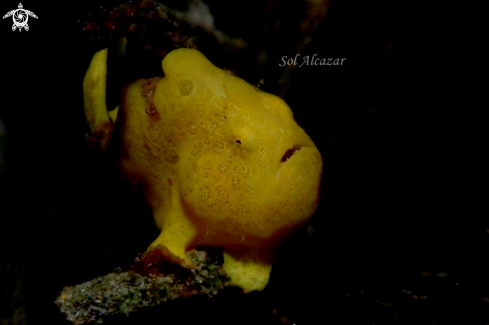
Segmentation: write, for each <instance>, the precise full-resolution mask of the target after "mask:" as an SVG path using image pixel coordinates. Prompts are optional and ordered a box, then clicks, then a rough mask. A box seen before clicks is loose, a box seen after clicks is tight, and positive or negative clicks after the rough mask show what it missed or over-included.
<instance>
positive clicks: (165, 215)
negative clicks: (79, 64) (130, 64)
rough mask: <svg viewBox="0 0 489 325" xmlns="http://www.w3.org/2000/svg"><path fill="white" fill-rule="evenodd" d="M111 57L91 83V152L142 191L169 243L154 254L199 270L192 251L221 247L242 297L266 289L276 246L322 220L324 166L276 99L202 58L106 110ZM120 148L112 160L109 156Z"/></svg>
mask: <svg viewBox="0 0 489 325" xmlns="http://www.w3.org/2000/svg"><path fill="white" fill-rule="evenodd" d="M106 62H107V50H106V49H105V50H102V51H100V52H97V53H96V54H95V55H94V56H93V58H92V62H91V64H90V67H89V69H88V70H87V72H86V75H85V79H84V83H83V90H84V103H85V114H86V117H87V120H88V123H89V126H90V133H91V136H92V139H93V141H94V142H96V143H97V144H98V145H99V146H100V148H101V149H102V150H103V151H105V152H107V151H111V150H112V152H115V155H116V157H117V158H116V160H117V165H118V168H119V169H120V172H121V173H122V174H123V175H124V176H125V177H126V178H127V179H128V180H129V181H130V182H132V183H133V184H134V186H136V185H137V186H138V187H139V188H141V189H142V191H143V193H144V197H145V199H146V204H148V206H149V207H150V208H151V211H152V213H153V216H154V220H155V223H156V226H157V227H158V228H159V229H160V230H161V234H160V235H159V237H158V238H156V240H154V242H153V243H152V244H151V245H150V248H152V247H160V248H161V249H162V250H163V249H164V250H165V252H167V253H168V252H170V255H171V257H172V260H173V261H176V262H177V263H179V264H180V265H182V266H184V267H192V262H191V261H190V260H189V259H188V258H187V256H186V251H188V250H190V249H194V248H198V247H222V248H223V254H224V263H223V269H224V270H225V272H226V273H227V274H228V275H229V277H230V278H231V281H232V283H233V284H235V285H237V286H239V287H241V288H242V289H244V291H245V292H249V291H253V290H262V289H263V288H264V287H265V286H266V284H267V283H268V280H269V277H270V271H271V268H272V261H273V257H274V251H275V250H276V248H277V246H278V244H279V243H280V242H281V241H283V240H284V239H285V238H286V237H287V236H289V235H290V234H291V233H292V232H293V231H294V230H295V229H297V228H298V227H300V226H301V225H303V224H304V223H305V222H306V221H307V220H308V219H309V218H310V217H311V216H312V215H313V213H314V212H315V211H316V208H317V205H318V200H319V190H320V180H321V173H322V158H321V155H320V153H319V151H318V149H317V148H316V146H315V145H314V143H313V141H312V140H311V139H310V137H309V136H308V135H307V134H306V133H305V131H304V130H303V129H302V128H301V127H299V126H298V125H297V123H296V122H295V121H294V118H293V115H292V111H291V110H290V108H289V107H288V106H287V104H286V103H285V102H284V101H283V100H282V99H280V98H278V97H276V96H274V95H271V94H268V93H265V92H263V91H260V90H258V89H257V88H256V87H254V86H251V85H249V84H248V83H247V82H245V81H244V80H242V79H240V78H238V77H235V76H233V75H230V74H229V73H227V72H226V71H224V70H221V69H219V68H217V67H216V66H214V65H213V64H212V63H211V62H210V61H209V60H207V59H206V57H205V56H204V55H203V54H202V53H201V52H199V51H198V50H196V49H186V48H181V49H176V50H173V51H172V52H170V53H169V54H167V55H166V56H165V58H164V59H163V62H162V65H163V71H164V76H163V77H160V78H152V79H139V80H137V81H135V82H134V83H132V84H130V85H128V86H127V87H126V88H125V90H124V92H123V96H122V99H121V104H120V105H119V106H118V107H117V108H116V109H115V110H112V111H108V110H107V107H106V103H105V91H106V74H107V65H106ZM111 148H112V149H111Z"/></svg>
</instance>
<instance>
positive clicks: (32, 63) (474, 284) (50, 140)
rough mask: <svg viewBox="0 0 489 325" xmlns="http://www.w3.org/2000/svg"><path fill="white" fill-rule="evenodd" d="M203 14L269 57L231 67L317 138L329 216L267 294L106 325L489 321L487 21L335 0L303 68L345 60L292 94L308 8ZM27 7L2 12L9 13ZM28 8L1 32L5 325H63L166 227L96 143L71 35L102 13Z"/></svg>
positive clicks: (316, 222)
mask: <svg viewBox="0 0 489 325" xmlns="http://www.w3.org/2000/svg"><path fill="white" fill-rule="evenodd" d="M300 3H302V2H300ZM208 4H209V7H210V9H211V12H212V13H213V15H214V18H215V23H216V27H217V28H219V29H221V30H223V31H224V32H226V33H228V34H229V35H232V36H237V37H242V38H243V39H245V40H246V42H247V43H248V44H250V47H252V48H253V49H260V48H262V49H263V50H265V51H267V52H268V54H269V55H268V60H267V63H266V65H265V66H264V67H263V66H261V67H258V66H251V67H249V66H248V67H246V68H242V69H241V70H240V68H239V64H238V67H237V68H236V70H237V71H238V75H240V76H241V77H243V78H244V79H245V80H247V81H248V82H250V83H253V84H256V83H258V81H259V80H260V79H262V78H263V79H264V80H265V85H263V89H264V90H265V91H268V92H271V93H274V94H277V95H281V96H283V97H284V99H285V100H286V102H287V103H288V104H289V106H290V107H291V108H292V110H293V111H294V116H295V118H296V120H297V122H298V123H299V125H301V126H302V127H303V128H304V129H305V130H306V132H307V133H308V134H309V135H310V136H311V138H312V139H313V140H314V141H315V143H316V145H317V147H318V148H319V151H320V152H321V154H322V157H323V161H324V167H323V178H322V196H321V201H320V205H319V208H318V211H317V213H316V214H315V215H314V216H313V218H312V220H311V227H310V228H309V231H307V230H306V229H303V230H302V231H301V232H299V233H298V234H297V236H296V237H294V238H292V239H291V240H290V241H289V242H288V243H286V244H285V245H284V246H283V247H282V249H281V250H280V252H279V254H278V257H277V259H276V262H275V264H274V269H273V272H272V276H271V280H270V283H269V285H268V286H267V288H266V289H265V291H263V292H254V293H252V294H250V295H240V294H239V293H237V292H236V291H234V290H228V291H226V292H223V293H222V294H220V295H219V296H218V297H217V300H216V301H215V302H207V301H199V300H192V299H190V300H187V301H182V302H170V303H168V304H167V305H166V306H163V307H161V308H155V309H153V310H148V311H141V312H140V313H137V314H134V315H131V316H130V317H129V318H126V316H121V317H114V318H112V319H108V320H107V322H108V323H111V322H112V323H131V324H136V323H142V322H146V323H153V322H154V323H156V322H158V323H163V322H164V321H166V323H168V324H173V323H175V322H178V323H181V324H190V323H194V322H197V321H198V322H204V323H208V322H209V323H211V322H212V323H219V324H221V323H222V324H224V323H226V324H228V323H233V324H257V323H259V324H280V323H285V324H294V323H295V324H298V325H299V324H325V323H328V324H373V323H375V324H411V323H416V324H485V323H487V322H489V280H488V279H489V278H488V274H489V266H488V265H489V263H487V256H488V255H487V251H488V248H489V234H488V232H486V229H489V215H488V212H489V210H488V205H487V197H488V186H487V184H488V183H487V175H486V170H487V166H488V159H487V143H488V142H487V140H488V131H487V130H488V126H487V124H488V119H487V113H486V111H487V109H488V107H489V106H488V103H487V74H484V73H483V71H485V69H486V67H487V63H486V62H487V56H484V55H483V53H482V48H483V45H484V43H485V42H487V37H486V36H484V33H483V32H482V21H483V19H482V13H481V11H480V10H478V9H477V8H463V9H462V8H459V7H456V6H455V7H454V6H449V5H448V4H447V3H429V5H428V4H427V3H407V2H395V3H394V2H387V1H385V2H382V1H377V2H352V1H343V2H339V1H333V2H332V5H331V7H330V8H329V11H328V14H327V15H326V17H325V19H324V21H323V22H322V23H321V25H320V27H319V29H318V31H317V33H316V34H315V35H314V37H313V38H312V41H311V43H309V44H308V45H307V46H306V47H305V49H304V51H303V52H302V53H301V55H302V56H304V55H313V54H317V56H318V57H320V58H328V57H333V58H335V57H346V58H347V59H346V61H345V64H344V65H343V66H340V67H328V66H303V67H301V68H296V69H295V70H294V71H293V72H292V74H291V75H290V80H289V81H290V87H289V88H287V89H285V90H283V89H281V88H280V86H279V85H280V83H279V78H280V76H281V74H282V68H281V67H279V64H280V63H282V61H281V57H282V56H285V55H287V56H289V57H290V56H293V55H295V53H292V52H286V53H281V50H283V51H290V49H291V47H290V46H289V45H288V44H289V43H288V42H290V39H291V33H292V32H293V31H294V28H295V26H296V25H295V22H296V20H297V19H299V18H295V16H294V14H297V15H299V14H300V10H299V9H297V8H296V7H295V5H294V4H289V3H280V4H279V6H278V9H277V11H273V10H272V12H274V13H276V12H278V13H277V15H278V16H280V17H289V18H287V19H283V21H282V25H281V26H280V27H279V28H277V29H274V30H273V31H270V29H266V28H264V27H263V25H264V24H266V23H267V21H268V20H267V17H268V16H269V14H270V11H267V10H265V9H264V8H266V4H267V3H266V2H258V1H248V2H246V3H245V2H241V1H238V2H232V3H225V4H224V3H219V2H217V1H209V2H208ZM17 5H18V3H16V2H13V1H10V2H9V1H4V2H2V3H1V5H0V9H1V10H0V11H1V12H2V13H6V12H8V11H10V10H12V9H15V8H16V7H17ZM23 5H24V8H25V9H28V10H31V11H33V12H35V13H36V14H37V15H38V17H39V19H33V18H30V19H29V26H30V30H29V31H28V32H25V31H22V32H21V33H19V32H18V31H16V32H12V30H11V24H12V22H11V19H10V18H9V19H5V20H2V21H1V25H0V30H1V31H0V35H1V44H2V46H1V49H0V53H1V61H0V62H1V63H2V86H1V88H0V89H1V90H0V91H1V102H0V119H1V120H2V121H3V122H4V124H5V126H6V129H7V138H6V140H7V142H6V143H5V144H4V145H3V149H2V150H3V151H4V156H5V160H6V164H5V166H6V167H5V169H4V170H3V171H2V174H1V175H0V191H1V192H0V323H1V322H4V323H7V324H8V323H9V322H10V323H16V322H17V323H20V324H38V323H51V324H65V323H67V321H65V320H64V315H62V314H61V313H60V312H59V310H58V309H57V307H56V306H55V305H54V303H53V302H54V300H55V298H56V296H57V295H58V294H59V292H60V290H61V288H62V287H63V286H66V285H75V284H78V283H81V282H83V281H88V280H90V279H92V278H94V277H95V276H98V275H103V274H107V273H109V272H112V271H113V270H114V269H115V268H116V267H117V266H127V265H129V264H130V263H131V262H132V261H133V259H134V257H135V256H136V255H137V253H138V252H142V251H144V250H145V249H146V247H147V246H148V245H149V244H150V243H151V242H152V240H153V239H154V238H156V236H157V230H156V228H155V227H154V226H153V221H152V218H151V215H150V213H149V212H148V211H147V210H146V208H144V207H142V206H141V205H140V203H138V201H137V200H134V197H133V196H132V193H131V191H130V189H128V187H127V186H126V185H125V184H123V183H121V182H119V181H118V180H117V179H116V178H115V176H114V175H113V174H112V173H111V170H110V169H109V168H108V167H107V166H106V165H105V164H104V162H103V160H102V158H101V157H100V155H99V154H98V153H97V152H95V151H94V150H92V149H91V148H89V147H88V146H87V144H86V142H85V137H84V134H85V132H86V131H87V125H86V122H85V117H84V113H83V101H82V89H81V85H82V80H83V76H84V73H85V71H86V68H87V67H88V64H89V62H90V58H91V55H92V53H93V52H90V50H89V46H85V47H84V44H80V37H79V30H78V29H79V25H77V24H76V22H77V20H78V18H79V17H80V16H81V15H82V14H85V13H86V12H88V11H91V12H94V11H96V10H97V6H96V5H93V4H84V5H81V4H79V3H66V2H49V3H47V2H40V1H36V2H34V1H30V2H23ZM101 5H107V6H109V7H110V6H111V5H112V6H113V5H114V4H113V3H110V2H103V3H101ZM169 5H172V6H174V7H179V8H178V9H181V10H184V9H185V8H186V4H185V3H183V4H182V3H177V2H176V1H175V3H169ZM2 15H3V14H2ZM216 57H219V56H216ZM235 57H236V58H238V59H239V58H241V57H240V56H239V55H238V54H236V56H232V55H231V56H229V57H228V58H227V60H228V61H229V60H231V59H232V58H235ZM228 61H226V64H224V63H222V62H214V64H216V65H217V66H219V67H224V66H226V65H227V62H228ZM240 72H241V73H240ZM109 74H110V70H109ZM444 272H445V273H444ZM437 275H438V276H437ZM444 275H446V276H444ZM403 290H404V291H403ZM407 291H409V292H411V293H406V292H407ZM422 296H426V297H427V298H426V299H420V297H422ZM14 314H15V315H17V316H15V317H17V318H15V317H14V316H12V315H14ZM14 319H15V321H14Z"/></svg>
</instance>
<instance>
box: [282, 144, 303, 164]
mask: <svg viewBox="0 0 489 325" xmlns="http://www.w3.org/2000/svg"><path fill="white" fill-rule="evenodd" d="M304 148H307V146H302V145H293V146H292V147H291V148H289V149H287V151H285V153H284V155H283V156H282V159H280V162H286V161H287V160H289V159H290V158H292V156H293V155H294V154H295V153H297V152H298V151H299V150H301V149H304Z"/></svg>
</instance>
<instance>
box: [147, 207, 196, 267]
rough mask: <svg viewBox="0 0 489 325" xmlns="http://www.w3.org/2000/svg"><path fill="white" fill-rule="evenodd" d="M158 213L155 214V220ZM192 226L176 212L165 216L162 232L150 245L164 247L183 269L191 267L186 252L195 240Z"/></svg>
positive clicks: (194, 231)
mask: <svg viewBox="0 0 489 325" xmlns="http://www.w3.org/2000/svg"><path fill="white" fill-rule="evenodd" d="M157 216H158V213H155V218H156V217H157ZM195 234H196V230H195V227H194V225H193V224H192V223H191V222H190V221H189V220H188V219H187V218H186V217H185V216H184V215H183V214H180V213H176V212H169V213H166V214H165V219H164V223H163V225H162V230H161V233H160V235H159V236H158V238H156V240H155V241H154V242H153V243H152V244H151V245H150V248H151V247H156V246H158V245H161V246H164V247H166V248H167V249H168V250H169V251H170V252H171V253H172V255H173V257H175V259H174V261H175V262H177V263H179V264H180V265H182V266H183V267H191V266H192V265H193V263H192V262H191V261H190V260H189V259H188V257H187V254H186V250H187V247H188V246H189V245H190V244H191V243H192V241H193V239H194V238H195Z"/></svg>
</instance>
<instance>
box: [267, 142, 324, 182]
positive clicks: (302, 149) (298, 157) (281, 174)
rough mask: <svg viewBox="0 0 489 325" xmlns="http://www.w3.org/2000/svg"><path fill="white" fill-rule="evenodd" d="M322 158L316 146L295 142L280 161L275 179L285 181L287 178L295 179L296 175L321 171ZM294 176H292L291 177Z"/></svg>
mask: <svg viewBox="0 0 489 325" xmlns="http://www.w3.org/2000/svg"><path fill="white" fill-rule="evenodd" d="M321 169H322V159H321V154H320V153H319V151H318V149H317V148H316V146H314V145H312V146H308V145H304V144H295V145H293V146H291V147H289V148H288V149H287V150H286V151H285V152H284V154H283V155H282V158H281V159H280V162H279V163H278V170H277V173H276V175H275V181H276V182H278V184H281V183H283V182H284V181H286V180H287V179H290V180H292V179H294V178H295V176H294V175H298V174H308V175H310V176H309V177H313V176H312V175H313V174H315V172H316V171H317V174H318V176H319V174H320V173H321ZM291 177H292V178H291Z"/></svg>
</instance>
